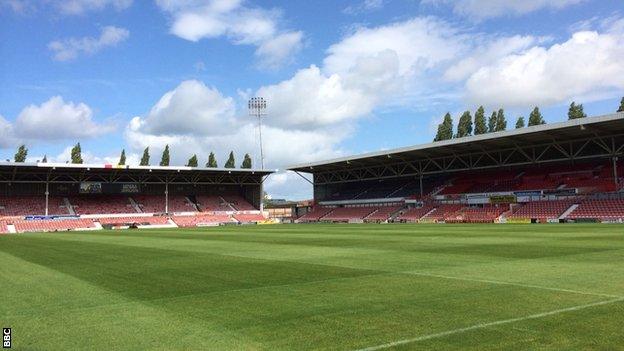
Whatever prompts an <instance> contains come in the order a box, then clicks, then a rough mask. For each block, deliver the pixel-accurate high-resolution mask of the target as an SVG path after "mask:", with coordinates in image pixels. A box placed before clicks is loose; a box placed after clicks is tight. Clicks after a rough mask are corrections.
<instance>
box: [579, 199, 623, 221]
mask: <svg viewBox="0 0 624 351" xmlns="http://www.w3.org/2000/svg"><path fill="white" fill-rule="evenodd" d="M567 218H571V219H579V218H597V219H620V218H624V199H610V200H585V201H583V202H581V203H580V204H579V206H578V207H577V208H576V209H574V211H572V213H570V214H569V215H568V216H567Z"/></svg>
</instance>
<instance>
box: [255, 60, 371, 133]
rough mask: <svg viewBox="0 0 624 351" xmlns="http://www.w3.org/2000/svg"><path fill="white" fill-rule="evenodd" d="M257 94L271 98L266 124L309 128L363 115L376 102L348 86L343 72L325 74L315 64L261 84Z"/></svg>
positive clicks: (369, 110) (269, 99)
mask: <svg viewBox="0 0 624 351" xmlns="http://www.w3.org/2000/svg"><path fill="white" fill-rule="evenodd" d="M257 95H258V96H262V97H264V98H266V99H267V100H268V101H269V108H268V112H269V114H270V118H268V119H267V123H269V124H271V125H276V126H281V127H288V128H297V129H306V130H310V129H315V128H318V127H320V126H327V125H331V124H338V123H341V122H345V121H347V120H351V119H355V118H358V117H361V116H364V115H366V114H368V113H370V112H371V110H372V108H373V106H374V104H375V101H374V99H373V98H371V97H369V96H366V95H364V94H363V92H362V91H360V90H358V89H348V88H346V87H345V84H344V80H343V78H342V77H341V76H340V75H338V74H333V75H330V76H325V75H323V74H322V73H321V71H320V69H319V68H318V67H316V66H310V67H309V68H306V69H301V70H299V71H298V72H297V73H296V74H295V76H294V77H292V78H291V79H289V80H285V81H283V82H280V83H278V84H275V85H270V86H266V87H262V88H260V89H259V90H258V92H257Z"/></svg>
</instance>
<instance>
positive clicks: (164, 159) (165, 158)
mask: <svg viewBox="0 0 624 351" xmlns="http://www.w3.org/2000/svg"><path fill="white" fill-rule="evenodd" d="M160 165H161V166H169V144H167V145H165V149H164V150H163V153H162V157H161V159H160Z"/></svg>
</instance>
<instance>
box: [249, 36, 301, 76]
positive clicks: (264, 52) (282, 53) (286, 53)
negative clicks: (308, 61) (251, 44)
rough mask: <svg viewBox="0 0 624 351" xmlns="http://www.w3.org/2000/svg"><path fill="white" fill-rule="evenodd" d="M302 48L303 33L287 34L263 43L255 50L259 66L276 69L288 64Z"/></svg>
mask: <svg viewBox="0 0 624 351" xmlns="http://www.w3.org/2000/svg"><path fill="white" fill-rule="evenodd" d="M302 47H303V32H300V31H298V32H287V33H283V34H280V35H278V36H276V37H274V38H272V39H270V40H267V41H264V42H263V43H262V44H261V45H260V46H259V47H258V49H257V50H256V53H255V54H256V56H258V57H259V58H260V65H261V66H263V67H268V68H276V67H279V66H280V65H282V64H283V63H285V62H288V60H290V59H291V58H292V56H293V53H295V52H298V51H300V50H301V48H302Z"/></svg>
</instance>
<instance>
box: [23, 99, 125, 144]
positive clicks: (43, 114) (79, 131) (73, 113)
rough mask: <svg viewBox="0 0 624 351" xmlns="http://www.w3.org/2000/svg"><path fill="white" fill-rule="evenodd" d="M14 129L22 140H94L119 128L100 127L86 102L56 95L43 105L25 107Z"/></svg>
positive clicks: (109, 125) (102, 125)
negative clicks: (70, 100)
mask: <svg viewBox="0 0 624 351" xmlns="http://www.w3.org/2000/svg"><path fill="white" fill-rule="evenodd" d="M13 129H14V131H15V134H16V135H17V136H18V137H19V138H22V139H37V140H61V139H69V138H73V139H78V138H92V137H96V136H99V135H102V134H105V133H108V132H111V131H113V130H114V129H115V128H114V126H113V125H111V124H98V123H96V122H95V121H94V120H93V111H91V108H90V107H89V106H87V105H86V104H84V103H78V104H75V103H73V102H67V103H66V102H65V101H64V100H63V98H62V97H60V96H55V97H52V98H50V100H48V101H46V102H44V103H43V104H41V105H39V106H37V105H30V106H27V107H25V108H24V109H23V110H22V111H21V112H20V114H19V115H18V117H17V119H16V121H15V123H14V125H13Z"/></svg>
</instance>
